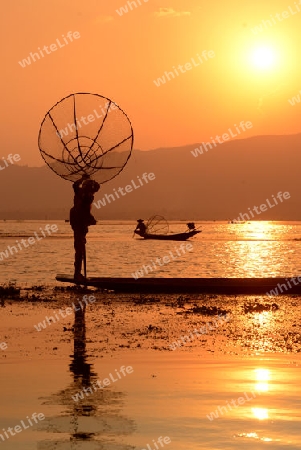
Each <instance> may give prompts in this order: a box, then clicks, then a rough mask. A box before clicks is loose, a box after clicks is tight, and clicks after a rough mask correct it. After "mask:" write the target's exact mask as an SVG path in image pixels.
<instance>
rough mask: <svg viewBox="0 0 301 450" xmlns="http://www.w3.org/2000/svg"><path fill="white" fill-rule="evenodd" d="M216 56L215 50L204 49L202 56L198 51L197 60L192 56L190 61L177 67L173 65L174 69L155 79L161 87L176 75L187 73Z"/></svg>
mask: <svg viewBox="0 0 301 450" xmlns="http://www.w3.org/2000/svg"><path fill="white" fill-rule="evenodd" d="M214 57H215V53H214V51H213V50H209V51H207V50H203V52H202V56H200V55H199V54H198V53H197V60H195V59H194V58H190V61H188V62H187V63H185V64H184V65H183V64H179V65H178V66H177V67H175V66H173V71H171V72H167V71H165V72H164V74H163V76H162V77H159V78H157V79H156V80H154V83H155V85H156V86H157V87H160V86H161V85H162V84H166V83H167V81H171V80H173V79H175V78H176V76H177V77H179V76H180V75H181V74H182V73H186V72H188V71H189V70H191V69H193V68H194V67H198V66H200V65H201V64H203V62H205V61H208V60H209V59H211V58H214ZM179 72H180V73H179Z"/></svg>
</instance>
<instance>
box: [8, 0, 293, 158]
mask: <svg viewBox="0 0 301 450" xmlns="http://www.w3.org/2000/svg"><path fill="white" fill-rule="evenodd" d="M298 2H299V0H297V1H294V0H292V1H291V2H290V1H289V0H273V1H272V0H265V1H264V2H258V6H257V5H256V6H254V5H253V4H252V2H242V1H241V0H229V1H227V2H224V1H221V0H220V1H217V0H215V1H214V0H213V1H211V2H207V1H206V2H205V1H200V0H185V1H184V0H169V1H164V0H148V1H146V0H140V3H141V5H139V0H136V3H137V5H138V6H137V8H133V10H129V12H128V13H125V14H123V15H122V16H120V15H119V14H118V13H117V12H116V10H117V9H119V8H121V7H122V6H124V5H126V3H127V2H126V1H125V0H109V1H108V0H86V1H85V2H83V1H82V0H72V1H71V0H64V1H62V0H52V1H51V2H43V1H40V0H39V1H38V0H18V1H17V2H5V3H4V4H3V5H2V11H1V12H2V14H1V18H2V24H1V27H0V33H1V40H2V43H3V44H4V45H2V50H1V52H2V55H1V60H2V84H1V100H2V101H1V107H0V108H1V125H2V126H1V140H2V145H1V150H0V156H1V157H2V156H3V157H6V156H7V155H8V154H9V153H19V154H20V156H21V161H20V163H21V164H28V165H42V164H43V160H42V158H41V156H40V154H39V150H38V146H37V137H38V132H39V127H40V123H41V121H42V119H43V117H44V115H45V113H46V112H47V111H48V109H50V108H51V107H52V106H53V105H54V104H55V103H56V102H57V101H59V100H60V99H61V98H63V97H65V96H66V95H69V94H70V93H72V92H92V93H98V94H100V95H104V96H106V97H109V98H111V99H112V100H113V101H115V102H116V103H117V104H118V105H120V107H121V108H122V109H124V111H125V112H126V113H127V114H128V115H129V117H130V119H131V122H132V124H133V128H134V133H135V144H134V148H137V149H143V150H148V149H152V148H156V147H161V146H168V147H169V146H181V145H185V144H193V143H197V142H202V141H207V140H210V137H211V136H213V137H214V136H216V135H217V134H218V135H221V134H223V133H226V132H227V130H228V128H229V127H232V128H233V126H234V124H238V123H240V122H241V121H245V122H246V121H251V122H252V124H253V127H252V129H249V130H247V131H246V132H244V133H243V136H242V137H248V136H252V135H260V134H290V133H298V132H300V119H301V103H299V104H296V105H295V106H291V104H290V103H289V102H288V99H291V98H292V97H294V96H297V95H298V93H299V91H300V90H301V76H300V72H301V71H300V68H301V67H300V55H301V51H300V50H301V49H300V47H301V39H300V37H301V31H300V30H301V27H300V23H301V4H300V5H298ZM300 3H301V1H300ZM289 7H290V9H289ZM285 11H286V13H284V12H285ZM283 13H284V14H283ZM276 14H278V16H276ZM282 14H283V15H284V16H285V17H282ZM271 16H272V17H271ZM272 18H273V22H271V23H272V25H271V26H270V25H267V26H266V27H263V30H262V31H259V32H257V34H256V33H255V32H254V30H253V31H252V29H254V28H255V27H256V26H258V25H259V24H260V23H261V24H262V20H268V19H270V20H271V19H272ZM68 31H72V32H75V31H77V32H79V34H80V37H79V38H78V39H74V40H73V42H70V41H69V43H68V45H67V44H66V45H64V46H63V44H64V40H63V35H65V36H66V35H67V33H68ZM57 39H59V41H60V43H61V45H62V47H61V48H57V50H56V51H50V50H49V46H50V45H51V44H53V43H55V42H57V41H56V40H57ZM45 45H46V46H48V51H49V54H46V53H45V52H44V53H45V56H44V58H41V59H40V60H37V61H36V62H31V64H30V65H28V66H25V67H23V68H22V67H21V65H20V64H19V61H22V60H23V59H24V58H27V57H29V55H30V52H37V51H38V47H40V48H41V49H42V48H43V47H44V46H45ZM263 47H268V49H270V50H272V52H274V56H276V57H277V59H276V61H275V65H274V66H271V67H268V68H265V69H263V68H261V67H257V66H256V65H255V63H252V62H250V58H251V55H252V52H253V50H254V49H255V48H259V49H262V48H263ZM204 51H207V52H209V51H213V52H214V55H215V56H214V57H212V58H208V53H207V61H206V60H203V63H202V64H199V65H193V63H192V59H194V61H198V59H197V58H198V56H197V55H198V54H199V55H200V56H201V54H202V52H204ZM187 63H190V64H191V66H192V67H190V69H189V70H188V69H187V70H186V69H183V68H182V71H183V70H185V72H184V73H181V72H180V69H178V66H179V65H182V67H183V66H185V64H187ZM186 67H189V65H188V66H186ZM173 68H175V69H176V70H178V73H179V75H178V76H175V78H174V79H171V80H170V81H168V82H166V83H165V84H164V85H161V86H160V87H157V86H156V85H155V83H154V80H156V79H157V78H158V77H162V76H163V75H164V72H165V71H172V70H174V69H173Z"/></svg>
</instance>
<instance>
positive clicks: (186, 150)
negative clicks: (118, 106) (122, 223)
mask: <svg viewBox="0 0 301 450" xmlns="http://www.w3.org/2000/svg"><path fill="white" fill-rule="evenodd" d="M200 145H201V144H200V143H197V144H194V145H188V146H184V147H176V148H158V149H155V150H149V151H140V150H133V152H132V156H131V158H130V160H129V162H128V164H127V166H126V167H125V168H124V170H123V171H122V172H121V173H120V174H119V175H118V176H117V177H116V178H115V179H113V180H112V181H110V182H108V183H106V184H104V185H103V186H102V187H101V189H100V191H99V192H98V193H96V195H95V201H94V206H93V214H94V216H95V217H96V218H97V219H99V220H106V219H121V220H122V219H137V218H138V217H139V218H140V217H141V218H148V217H150V216H151V215H153V214H161V215H163V216H165V217H166V219H168V220H176V219H179V220H228V219H233V218H238V217H240V214H245V213H249V217H250V219H254V220H301V208H300V198H301V182H300V178H299V176H300V175H299V172H300V169H299V165H300V167H301V151H300V150H301V134H297V135H285V136H256V137H251V138H248V139H240V140H239V139H236V140H232V141H228V142H224V143H223V144H218V145H217V146H216V147H213V146H212V147H213V148H209V146H207V151H205V150H203V154H198V156H194V155H195V154H196V153H195V151H194V150H195V149H196V148H199V147H200ZM202 148H204V146H203V147H202ZM143 174H145V175H144V178H142V177H143ZM150 174H153V175H150ZM150 178H152V179H150ZM146 179H147V181H148V182H146ZM139 180H140V181H139ZM129 185H130V186H132V188H131V189H130V188H129V187H127V188H125V187H126V186H129ZM134 185H135V186H137V187H135V186H134ZM0 191H1V193H2V195H1V197H0V219H20V220H22V219H49V220H51V219H53V220H55V219H66V218H68V217H69V209H70V207H71V206H72V203H73V189H72V184H71V183H70V182H68V181H65V180H63V179H61V178H59V177H58V176H57V175H56V174H54V173H53V172H52V171H51V170H50V169H49V168H48V167H47V166H41V167H28V166H18V165H16V164H13V165H9V166H8V167H6V168H5V169H4V170H2V171H1V172H0ZM122 192H123V194H122ZM279 192H282V193H284V192H288V193H289V198H288V195H286V197H287V199H283V197H281V198H282V202H281V203H280V201H278V202H277V204H275V203H272V198H273V196H274V198H277V197H276V196H277V194H278V193H279ZM108 199H109V200H110V201H109V200H108ZM100 200H101V202H100ZM267 200H269V202H270V205H271V204H273V205H274V206H272V207H271V206H269V205H268V206H267V208H266V209H265V210H264V212H261V211H260V213H258V214H257V213H255V212H253V214H254V217H251V215H250V210H251V211H255V210H254V209H253V208H254V207H259V206H260V205H262V204H267ZM95 204H98V206H99V207H98V208H97V207H96V206H95ZM249 209H250V210H249ZM257 211H258V208H257ZM245 218H246V219H247V217H246V216H245Z"/></svg>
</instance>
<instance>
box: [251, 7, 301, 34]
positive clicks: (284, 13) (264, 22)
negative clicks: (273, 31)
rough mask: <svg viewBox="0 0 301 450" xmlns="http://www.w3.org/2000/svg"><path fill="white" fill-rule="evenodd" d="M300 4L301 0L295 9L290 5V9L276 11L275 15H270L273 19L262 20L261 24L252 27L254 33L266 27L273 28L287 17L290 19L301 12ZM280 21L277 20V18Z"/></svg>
mask: <svg viewBox="0 0 301 450" xmlns="http://www.w3.org/2000/svg"><path fill="white" fill-rule="evenodd" d="M298 5H301V0H299V4H297V2H295V9H293V8H294V7H292V6H288V11H282V13H280V14H279V13H276V14H274V15H272V14H271V15H270V18H271V19H268V20H262V21H261V24H259V25H257V26H256V27H254V28H251V30H252V33H253V34H258V33H262V31H264V30H265V29H268V28H271V27H273V26H274V25H277V24H278V23H280V22H283V20H285V19H289V18H290V17H292V16H295V15H296V14H298V13H299V12H301V9H300V7H299V6H298ZM276 19H277V20H278V22H277V20H276Z"/></svg>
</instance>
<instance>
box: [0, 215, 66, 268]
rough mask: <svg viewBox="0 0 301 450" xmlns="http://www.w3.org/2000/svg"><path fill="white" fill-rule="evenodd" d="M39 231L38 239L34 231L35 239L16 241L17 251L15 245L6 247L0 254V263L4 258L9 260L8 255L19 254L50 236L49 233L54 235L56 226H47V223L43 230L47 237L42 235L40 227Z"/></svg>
mask: <svg viewBox="0 0 301 450" xmlns="http://www.w3.org/2000/svg"><path fill="white" fill-rule="evenodd" d="M40 230H41V234H42V237H39V235H38V233H37V232H36V231H35V232H34V235H35V237H33V236H31V237H29V238H27V239H21V241H20V242H19V241H16V244H17V246H18V248H19V250H18V248H17V247H16V246H15V245H12V246H10V245H8V246H7V250H5V251H4V252H0V261H3V259H4V258H9V253H10V254H11V255H13V254H14V252H15V253H19V251H20V250H23V248H28V247H29V245H34V244H35V243H36V242H37V241H41V240H42V239H43V238H46V237H48V236H50V235H51V233H56V232H57V231H58V226H57V225H54V224H53V225H49V223H48V224H47V225H46V226H45V228H44V230H45V231H47V233H48V234H47V235H46V234H45V233H44V230H42V228H41V227H40ZM21 244H22V245H23V248H22V245H21ZM28 244H29V245H28Z"/></svg>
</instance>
